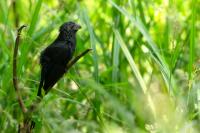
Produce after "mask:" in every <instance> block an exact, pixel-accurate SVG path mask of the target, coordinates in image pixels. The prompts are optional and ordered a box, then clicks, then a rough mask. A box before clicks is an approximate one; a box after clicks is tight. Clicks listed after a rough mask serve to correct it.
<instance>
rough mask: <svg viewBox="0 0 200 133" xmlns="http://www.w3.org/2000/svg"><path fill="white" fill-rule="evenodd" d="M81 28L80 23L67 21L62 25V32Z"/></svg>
mask: <svg viewBox="0 0 200 133" xmlns="http://www.w3.org/2000/svg"><path fill="white" fill-rule="evenodd" d="M80 28H81V26H80V25H79V24H76V23H74V22H71V21H70V22H66V23H64V24H62V25H61V26H60V32H62V31H64V32H67V33H69V32H75V33H76V32H77V31H78V30H79V29H80Z"/></svg>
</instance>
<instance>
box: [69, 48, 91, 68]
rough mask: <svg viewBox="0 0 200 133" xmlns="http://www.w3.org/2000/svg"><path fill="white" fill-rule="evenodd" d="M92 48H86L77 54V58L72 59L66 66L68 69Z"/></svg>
mask: <svg viewBox="0 0 200 133" xmlns="http://www.w3.org/2000/svg"><path fill="white" fill-rule="evenodd" d="M91 50H92V49H86V50H85V51H83V52H82V53H80V54H79V55H77V56H76V57H75V58H73V59H72V60H70V61H69V63H68V64H67V66H66V71H67V70H69V68H71V67H72V66H73V65H74V64H75V63H76V62H77V61H78V60H79V59H80V58H81V57H83V56H84V55H85V54H87V53H88V52H90V51H91Z"/></svg>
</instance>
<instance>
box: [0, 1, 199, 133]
mask: <svg viewBox="0 0 200 133" xmlns="http://www.w3.org/2000/svg"><path fill="white" fill-rule="evenodd" d="M199 4H200V1H199V0H191V1H185V2H182V1H172V0H169V1H168V2H166V1H164V0H163V1H159V0H155V1H133V0H124V1H120V0H108V1H105V0H96V1H78V0H75V1H74V0H62V1H54V0H50V1H46V0H31V1H22V0H17V1H16V5H15V6H14V4H13V3H12V2H11V1H8V0H0V16H1V17H0V131H1V132H5V133H10V132H17V130H18V124H19V123H20V122H22V119H23V117H22V116H23V115H22V112H21V110H20V108H19V105H18V102H17V99H16V94H15V91H14V88H13V84H12V55H13V48H14V40H15V37H16V30H17V28H18V27H17V26H20V25H22V24H26V25H27V26H28V27H27V28H26V29H24V30H23V32H22V36H21V43H20V46H19V55H18V77H19V82H20V83H19V86H20V92H21V94H22V98H23V100H24V102H25V105H26V106H29V105H30V104H31V103H32V102H33V101H34V100H35V98H36V93H37V88H38V84H39V79H40V66H39V55H40V52H41V51H42V50H43V49H44V48H45V47H46V46H47V45H49V44H50V43H51V42H52V41H53V40H54V39H55V37H56V36H57V34H58V29H59V26H60V25H61V24H62V23H64V22H66V21H75V22H77V23H79V24H80V25H81V26H82V29H81V30H80V31H79V32H78V33H77V49H76V54H78V53H80V52H82V51H84V50H85V49H87V48H92V49H93V51H92V52H91V53H90V54H87V55H86V56H85V57H84V58H82V59H81V60H80V61H79V62H78V63H77V64H76V65H75V66H73V68H71V70H70V71H69V72H68V73H67V74H66V75H65V76H64V77H63V78H62V79H61V80H60V81H59V82H58V83H57V84H56V85H55V86H54V88H53V89H52V91H51V92H50V93H49V94H48V95H47V96H45V97H44V99H43V100H42V102H41V104H40V106H39V111H38V112H36V113H34V115H33V120H34V121H35V122H36V127H35V129H34V132H42V133H43V132H44V133H54V132H61V133H62V132H63V133H64V132H66V131H68V132H69V133H72V132H78V133H79V132H80V133H118V132H119V133H132V132H133V133H148V132H159V133H165V132H169V133H175V132H188V133H198V132H199V131H200V126H199V123H200V102H199V101H200V91H199V85H200V76H199V66H200V65H199V58H200V54H199V52H198V51H199V50H200V47H199V45H198V44H199V43H200V39H199V36H200V33H199V26H198V24H199V23H200V20H199V17H200V14H199V13H198V11H199V10H200V9H199V6H198V5H199ZM14 7H15V9H14ZM17 21H19V23H17Z"/></svg>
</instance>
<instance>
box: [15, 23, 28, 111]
mask: <svg viewBox="0 0 200 133" xmlns="http://www.w3.org/2000/svg"><path fill="white" fill-rule="evenodd" d="M25 27H26V26H25V25H23V26H21V27H20V28H19V29H18V31H17V38H16V40H15V48H14V54H13V85H14V88H15V92H16V95H17V100H18V103H19V106H20V108H21V109H22V112H23V113H24V114H25V113H26V112H27V109H26V107H25V106H24V102H23V100H22V97H21V95H20V92H19V86H18V78H17V53H18V47H19V41H20V36H21V31H22V29H23V28H25Z"/></svg>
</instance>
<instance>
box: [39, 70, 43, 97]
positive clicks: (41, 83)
mask: <svg viewBox="0 0 200 133" xmlns="http://www.w3.org/2000/svg"><path fill="white" fill-rule="evenodd" d="M43 71H44V70H42V71H41V79H40V85H39V88H38V93H37V96H39V97H42V87H43V84H44V72H43Z"/></svg>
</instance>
